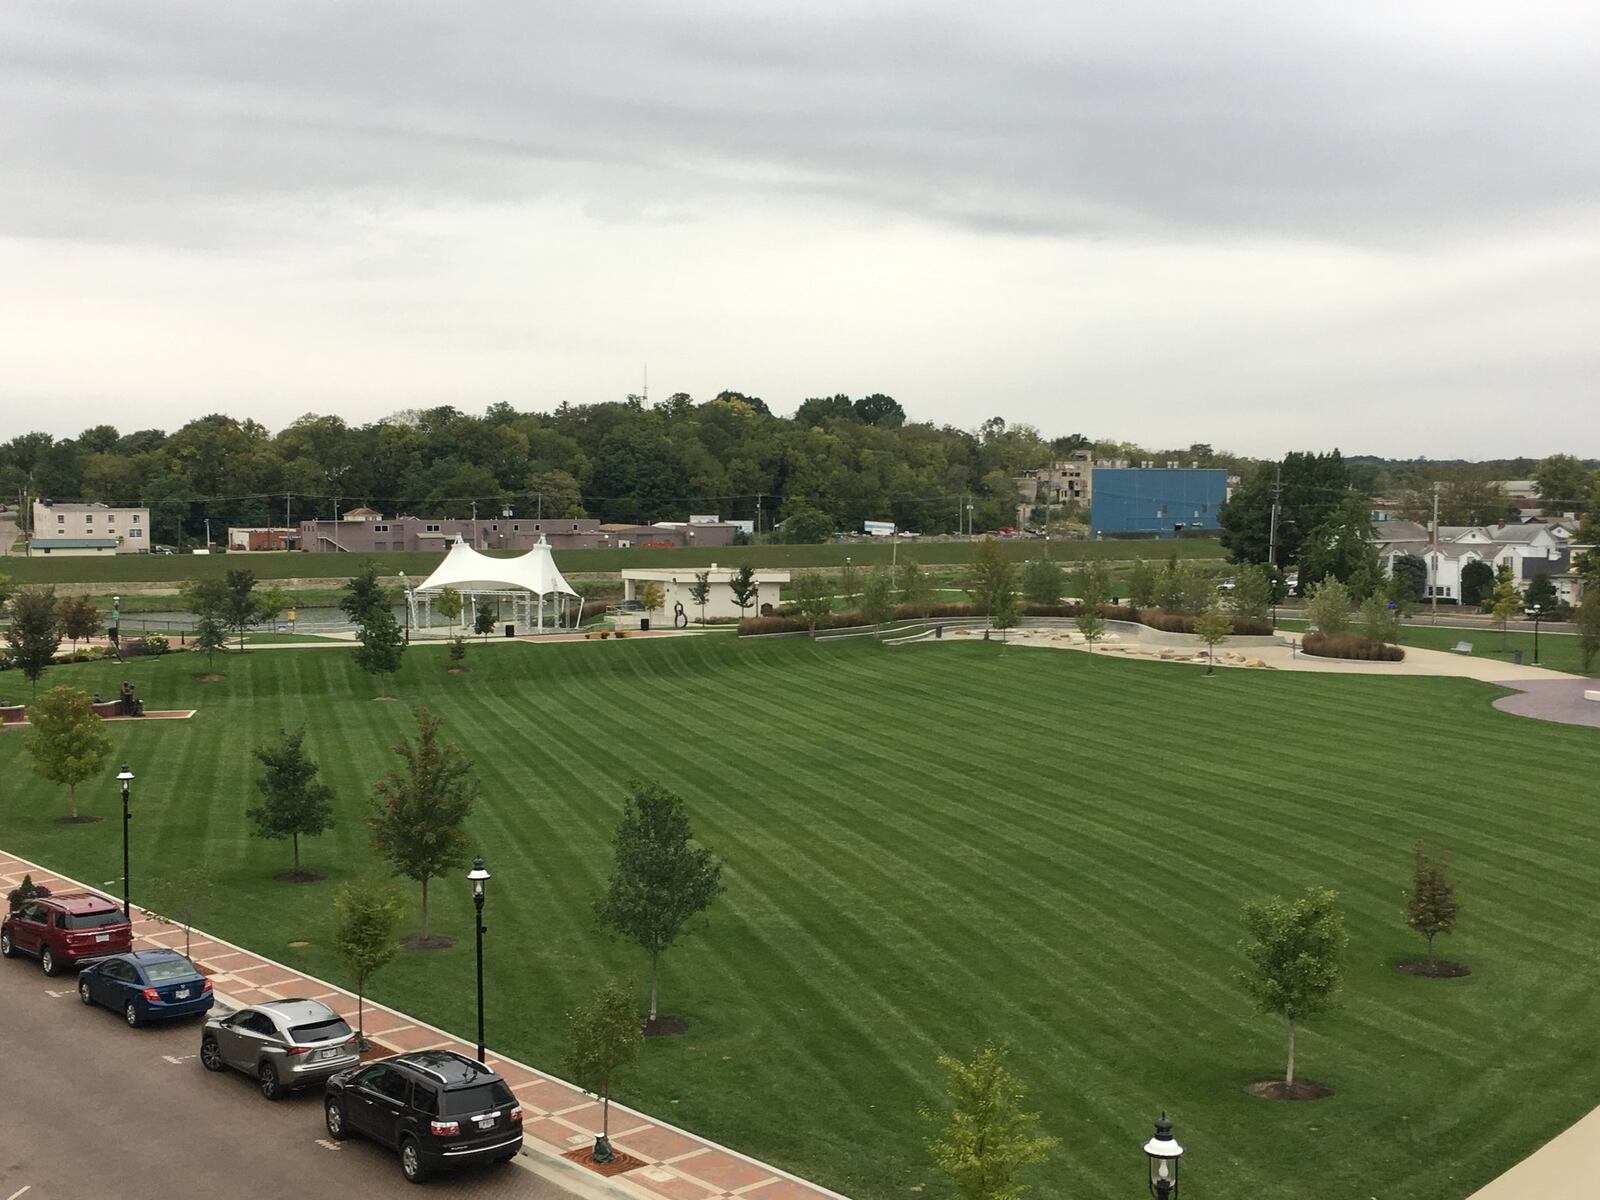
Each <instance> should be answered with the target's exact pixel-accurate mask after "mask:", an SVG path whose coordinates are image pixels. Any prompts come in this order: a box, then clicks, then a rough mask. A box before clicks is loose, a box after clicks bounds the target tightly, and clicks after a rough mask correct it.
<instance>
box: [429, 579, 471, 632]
mask: <svg viewBox="0 0 1600 1200" xmlns="http://www.w3.org/2000/svg"><path fill="white" fill-rule="evenodd" d="M433 606H434V607H435V608H437V609H438V610H439V615H440V616H441V617H443V618H444V619H445V620H447V621H449V622H450V624H451V625H454V624H455V623H456V622H457V621H459V620H461V612H462V609H463V608H464V607H465V606H466V601H464V600H462V598H461V593H460V592H458V591H456V589H455V588H453V587H447V588H440V589H439V595H438V597H437V598H436V599H435V600H434V602H433Z"/></svg>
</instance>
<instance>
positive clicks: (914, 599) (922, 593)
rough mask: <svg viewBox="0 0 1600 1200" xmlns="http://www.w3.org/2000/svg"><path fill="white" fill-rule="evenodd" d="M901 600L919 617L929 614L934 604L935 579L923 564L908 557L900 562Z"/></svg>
mask: <svg viewBox="0 0 1600 1200" xmlns="http://www.w3.org/2000/svg"><path fill="white" fill-rule="evenodd" d="M899 582H900V602H901V603H902V604H905V605H907V606H908V607H909V608H910V609H911V611H912V612H913V613H915V614H916V615H917V616H919V617H925V616H927V615H928V612H929V610H930V608H931V607H932V605H933V580H932V579H930V578H929V577H928V573H927V572H926V571H924V570H923V569H922V564H921V563H919V562H918V561H917V560H916V559H914V558H908V559H906V561H905V562H903V563H901V564H900V581H899Z"/></svg>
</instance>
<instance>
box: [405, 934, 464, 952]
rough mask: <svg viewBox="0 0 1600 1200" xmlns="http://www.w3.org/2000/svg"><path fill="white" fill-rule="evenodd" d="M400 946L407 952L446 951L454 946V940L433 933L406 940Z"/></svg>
mask: <svg viewBox="0 0 1600 1200" xmlns="http://www.w3.org/2000/svg"><path fill="white" fill-rule="evenodd" d="M400 944H401V945H402V946H404V947H405V948H406V949H407V950H448V949H450V947H451V946H454V945H455V944H456V940H455V938H452V937H445V936H444V935H443V934H438V933H435V934H432V935H431V936H429V937H425V938H423V937H414V938H406V939H405V940H404V941H402V942H401V943H400Z"/></svg>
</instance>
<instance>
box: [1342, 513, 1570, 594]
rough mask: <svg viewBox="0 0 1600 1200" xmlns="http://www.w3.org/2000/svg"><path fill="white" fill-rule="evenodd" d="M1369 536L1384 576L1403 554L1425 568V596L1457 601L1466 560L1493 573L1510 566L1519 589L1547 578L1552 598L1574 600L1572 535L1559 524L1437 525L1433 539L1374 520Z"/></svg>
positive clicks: (1413, 525)
mask: <svg viewBox="0 0 1600 1200" xmlns="http://www.w3.org/2000/svg"><path fill="white" fill-rule="evenodd" d="M1372 538H1373V541H1374V542H1375V543H1376V545H1377V548H1378V557H1379V558H1380V559H1382V560H1383V567H1384V571H1385V572H1386V573H1387V574H1390V575H1392V574H1394V564H1395V560H1396V559H1397V558H1400V557H1402V556H1403V555H1407V554H1414V555H1416V556H1417V557H1418V558H1420V559H1422V560H1423V562H1425V563H1427V564H1428V584H1427V587H1426V588H1425V589H1424V592H1423V595H1424V597H1425V598H1429V599H1431V598H1432V597H1434V596H1437V597H1438V598H1439V599H1440V600H1441V601H1444V602H1446V603H1450V604H1459V603H1461V572H1462V571H1463V570H1464V569H1465V567H1466V566H1467V564H1468V563H1472V562H1484V563H1488V564H1489V567H1490V569H1491V570H1493V571H1495V572H1496V573H1498V572H1499V570H1500V568H1501V567H1502V566H1505V567H1510V568H1511V577H1512V578H1513V579H1514V580H1516V583H1517V586H1518V587H1520V588H1525V587H1527V586H1528V584H1529V583H1530V582H1532V580H1533V578H1534V577H1535V576H1536V575H1548V576H1549V577H1550V582H1551V583H1552V584H1554V585H1555V589H1556V595H1557V597H1558V598H1560V599H1561V600H1563V601H1566V602H1567V603H1569V604H1570V603H1575V602H1576V601H1577V599H1578V598H1579V597H1578V582H1577V578H1576V576H1574V575H1573V574H1572V573H1571V570H1570V568H1571V557H1572V549H1571V540H1572V531H1571V530H1570V529H1568V528H1567V527H1566V526H1565V525H1562V524H1559V523H1557V524H1525V525H1517V524H1509V525H1508V524H1507V523H1506V522H1504V521H1501V522H1499V523H1498V524H1496V525H1441V526H1440V527H1439V530H1438V538H1437V540H1435V539H1434V538H1432V537H1430V536H1429V532H1428V529H1427V527H1426V526H1423V525H1419V524H1417V522H1415V521H1376V522H1374V523H1373V526H1372Z"/></svg>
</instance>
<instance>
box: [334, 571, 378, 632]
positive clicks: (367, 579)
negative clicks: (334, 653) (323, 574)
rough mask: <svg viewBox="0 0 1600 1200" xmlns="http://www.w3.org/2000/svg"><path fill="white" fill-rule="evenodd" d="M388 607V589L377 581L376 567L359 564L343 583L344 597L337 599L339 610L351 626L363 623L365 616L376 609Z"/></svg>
mask: <svg viewBox="0 0 1600 1200" xmlns="http://www.w3.org/2000/svg"><path fill="white" fill-rule="evenodd" d="M388 607H389V589H388V588H386V587H384V586H383V584H382V583H380V582H379V581H378V565H377V564H376V563H374V562H371V561H367V562H363V563H362V564H361V567H360V569H359V570H357V571H356V573H355V574H354V575H352V576H351V577H350V578H349V579H348V580H346V581H345V585H344V595H343V596H341V597H340V598H339V608H340V610H341V611H342V612H343V613H344V615H345V616H346V617H347V618H349V620H350V623H351V624H352V625H361V624H363V623H364V619H365V617H366V615H367V614H368V613H369V612H371V611H372V610H373V609H376V608H384V609H386V608H388Z"/></svg>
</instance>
